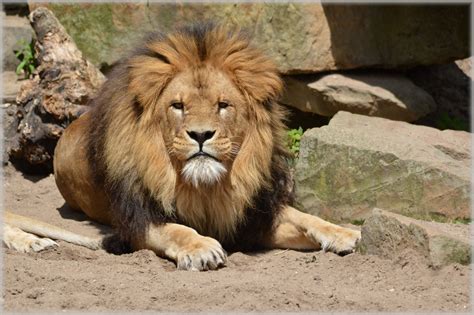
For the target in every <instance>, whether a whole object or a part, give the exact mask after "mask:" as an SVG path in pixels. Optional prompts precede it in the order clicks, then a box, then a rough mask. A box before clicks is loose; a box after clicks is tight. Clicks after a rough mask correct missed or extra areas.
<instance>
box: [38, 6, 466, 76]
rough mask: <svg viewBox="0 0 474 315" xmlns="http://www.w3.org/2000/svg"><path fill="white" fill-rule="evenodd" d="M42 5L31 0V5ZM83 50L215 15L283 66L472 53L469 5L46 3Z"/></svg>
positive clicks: (386, 63)
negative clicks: (245, 33)
mask: <svg viewBox="0 0 474 315" xmlns="http://www.w3.org/2000/svg"><path fill="white" fill-rule="evenodd" d="M40 5H41V6H43V5H44V4H42V3H41V4H39V3H36V4H35V3H33V2H30V9H31V10H32V9H33V8H34V7H37V6H40ZM49 7H50V9H51V10H53V12H54V13H55V15H56V16H57V17H58V18H59V20H60V21H61V23H62V24H63V25H64V26H65V27H66V30H67V31H68V33H69V34H71V35H72V37H73V38H74V40H75V42H76V43H77V44H78V46H79V48H80V49H81V50H82V51H83V52H84V54H85V57H86V58H88V59H90V60H92V61H93V62H94V63H95V64H96V65H101V64H103V63H108V64H110V63H112V62H115V61H116V60H117V59H118V58H120V57H121V56H122V55H123V54H124V52H126V51H128V50H129V49H130V48H133V46H134V45H136V43H137V41H138V39H139V38H140V37H142V36H143V35H144V34H145V33H146V32H149V31H152V30H156V29H161V30H165V31H167V30H170V29H172V28H174V27H175V26H182V25H185V24H187V23H190V22H192V21H206V20H213V21H216V22H219V23H222V24H225V25H235V26H241V27H244V28H247V29H248V30H249V33H250V34H251V35H253V36H254V38H255V44H256V45H258V46H259V47H261V48H263V49H264V50H265V51H266V52H267V53H268V54H269V55H270V56H271V57H272V58H273V59H274V60H275V61H276V62H277V64H278V66H279V69H280V71H281V72H282V73H308V72H321V71H328V70H337V69H354V68H360V67H381V68H398V67H408V66H415V65H420V64H423V65H427V64H433V63H441V62H447V61H450V60H456V59H461V58H465V57H468V55H469V48H470V46H469V44H470V41H469V7H468V6H465V5H464V6H454V5H452V6H436V5H432V4H430V5H416V6H413V5H385V4H384V5H370V6H367V5H353V4H351V5H341V4H320V3H294V2H292V3H245V4H242V3H239V4H235V3H213V4H205V5H203V4H189V3H188V4H169V3H148V2H147V3H144V2H142V3H133V4H131V3H127V4H125V3H123V4H97V5H94V6H90V5H89V4H75V5H71V4H66V5H60V4H52V5H49Z"/></svg>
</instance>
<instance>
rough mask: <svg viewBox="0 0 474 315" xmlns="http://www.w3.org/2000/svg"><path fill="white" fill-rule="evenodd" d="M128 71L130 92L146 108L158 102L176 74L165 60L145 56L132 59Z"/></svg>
mask: <svg viewBox="0 0 474 315" xmlns="http://www.w3.org/2000/svg"><path fill="white" fill-rule="evenodd" d="M128 69H129V85H128V89H129V92H131V93H132V94H134V95H136V97H137V98H138V100H139V102H140V103H141V104H143V105H144V106H147V105H148V104H153V103H154V102H156V100H157V99H158V97H159V95H160V94H161V92H162V91H163V89H164V88H165V86H166V85H167V84H168V82H169V81H170V80H171V79H172V78H173V75H174V73H175V69H174V67H173V65H171V64H169V63H167V62H166V61H165V60H162V59H159V58H154V57H150V56H145V55H139V56H135V57H132V58H131V59H130V60H129V62H128Z"/></svg>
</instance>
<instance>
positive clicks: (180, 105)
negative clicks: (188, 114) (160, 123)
mask: <svg viewBox="0 0 474 315" xmlns="http://www.w3.org/2000/svg"><path fill="white" fill-rule="evenodd" d="M171 107H173V108H174V109H179V110H183V108H184V104H183V103H182V102H173V103H171Z"/></svg>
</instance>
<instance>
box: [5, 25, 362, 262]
mask: <svg viewBox="0 0 474 315" xmlns="http://www.w3.org/2000/svg"><path fill="white" fill-rule="evenodd" d="M281 90H282V82H281V80H280V78H279V76H278V73H277V69H276V67H275V65H274V64H273V63H272V62H271V61H270V60H269V59H267V58H266V57H265V56H264V55H263V54H262V53H260V52H259V51H258V50H257V49H255V48H253V47H252V46H251V45H250V44H249V42H248V40H247V39H246V37H245V36H244V35H243V34H242V33H241V32H237V31H228V30H226V29H224V28H222V27H215V26H210V25H204V26H203V25H201V26H192V27H188V28H183V29H181V30H179V31H176V32H174V33H170V34H168V35H162V34H155V35H153V36H152V37H150V38H149V39H148V40H147V41H146V42H145V45H144V47H142V48H140V49H138V50H136V51H135V52H134V53H133V54H131V56H129V57H128V58H126V59H124V60H123V61H122V62H121V63H120V64H119V65H118V66H117V67H116V69H115V70H114V71H113V73H112V74H111V75H110V78H109V79H108V81H107V82H106V83H105V84H104V86H103V88H102V90H101V92H100V93H99V95H98V96H97V97H96V98H95V100H94V101H93V104H92V105H93V107H92V109H91V110H90V111H89V112H87V113H86V114H84V115H83V116H81V117H80V118H79V119H78V120H76V121H75V122H73V123H72V124H71V125H70V126H69V127H68V128H67V129H66V131H65V132H64V134H63V136H62V137H61V139H60V141H59V143H58V145H57V147H56V152H55V159H54V170H55V178H56V183H57V186H58V188H59V190H60V192H61V194H62V195H63V196H64V199H65V200H66V202H67V203H68V204H69V205H70V206H71V207H72V208H75V209H78V210H82V211H83V212H84V213H86V214H87V215H88V216H89V217H90V218H92V219H93V220H96V221H99V222H102V223H105V224H112V225H113V226H114V227H115V229H116V232H117V234H116V239H115V240H118V241H119V242H114V244H119V245H120V244H121V245H124V246H125V247H127V246H130V248H129V249H130V250H139V249H145V248H146V249H150V250H153V251H154V252H155V253H157V254H158V255H162V256H165V257H168V258H170V259H172V260H174V261H175V262H176V264H177V267H178V269H187V270H209V269H216V268H218V267H220V266H222V265H224V264H225V262H226V252H225V250H224V249H223V248H225V249H227V250H248V249H253V248H259V247H260V248H262V247H263V248H292V249H314V250H316V249H320V248H322V249H324V250H330V251H333V252H336V253H348V252H352V251H353V249H354V247H355V245H356V243H357V241H358V240H359V239H360V232H358V231H354V230H351V229H346V228H342V227H339V226H337V225H334V224H331V223H329V222H326V221H324V220H322V219H320V218H318V217H315V216H311V215H309V214H305V213H302V212H300V211H298V210H296V209H294V208H292V207H291V204H292V202H293V197H292V195H291V194H290V192H289V188H288V187H289V186H290V183H289V182H290V177H289V172H288V167H287V163H286V160H287V158H288V157H289V155H288V153H287V150H286V148H285V145H284V143H285V134H286V133H285V131H286V129H285V126H284V123H283V118H284V111H283V109H282V108H281V107H280V105H278V103H277V102H276V100H277V98H278V96H279V94H280V91H281ZM13 224H14V223H13ZM43 235H45V234H43ZM122 247H123V246H122ZM115 249H117V248H115ZM122 249H126V248H122Z"/></svg>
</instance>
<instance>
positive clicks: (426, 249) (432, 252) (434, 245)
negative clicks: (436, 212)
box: [358, 209, 472, 267]
mask: <svg viewBox="0 0 474 315" xmlns="http://www.w3.org/2000/svg"><path fill="white" fill-rule="evenodd" d="M469 228H470V227H469V225H467V224H448V223H438V222H427V221H421V220H416V219H412V218H408V217H405V216H402V215H399V214H395V213H390V212H387V211H383V210H381V209H374V210H373V211H372V213H371V215H370V217H369V218H368V219H367V220H366V221H365V222H364V224H363V225H362V231H361V233H362V238H361V241H360V243H359V246H358V249H359V251H360V252H361V253H363V254H371V255H377V256H381V257H383V258H388V259H394V260H397V261H399V262H401V263H402V264H406V263H408V262H409V261H411V260H413V259H412V255H417V256H421V257H422V258H423V260H424V261H425V262H426V263H428V264H429V265H430V266H432V267H441V266H444V265H448V264H451V263H459V264H463V265H467V264H469V263H470V262H471V256H472V253H471V245H470V237H469V235H470V233H469Z"/></svg>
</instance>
